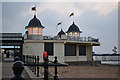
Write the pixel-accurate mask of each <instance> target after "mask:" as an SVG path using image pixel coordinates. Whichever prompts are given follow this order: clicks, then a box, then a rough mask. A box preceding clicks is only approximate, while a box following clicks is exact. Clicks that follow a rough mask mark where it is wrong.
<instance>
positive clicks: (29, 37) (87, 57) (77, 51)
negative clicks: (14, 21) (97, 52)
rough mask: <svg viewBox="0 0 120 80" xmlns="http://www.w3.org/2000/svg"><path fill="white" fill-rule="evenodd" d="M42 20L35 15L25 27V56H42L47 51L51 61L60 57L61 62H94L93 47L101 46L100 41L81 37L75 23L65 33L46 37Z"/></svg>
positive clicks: (61, 32) (41, 57) (41, 58)
mask: <svg viewBox="0 0 120 80" xmlns="http://www.w3.org/2000/svg"><path fill="white" fill-rule="evenodd" d="M44 28H45V27H44V26H42V24H41V22H40V20H39V19H38V18H37V17H36V15H34V17H33V18H32V19H31V20H30V22H29V24H28V26H26V27H25V29H26V32H25V34H24V44H23V54H31V55H40V60H41V61H42V60H43V52H44V51H47V53H48V55H49V59H50V60H53V59H54V56H57V57H58V60H59V61H60V62H71V61H92V52H93V46H100V43H99V40H98V39H95V38H92V37H81V36H80V34H81V33H82V31H80V29H79V27H78V26H77V25H76V24H75V22H73V23H72V25H70V27H69V28H68V30H67V31H66V32H64V31H63V30H62V29H61V31H60V32H59V33H58V34H57V36H53V37H51V36H44V35H43V34H42V30H43V29H44Z"/></svg>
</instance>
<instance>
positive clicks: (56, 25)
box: [56, 25, 57, 34]
mask: <svg viewBox="0 0 120 80" xmlns="http://www.w3.org/2000/svg"><path fill="white" fill-rule="evenodd" d="M56 34H57V25H56Z"/></svg>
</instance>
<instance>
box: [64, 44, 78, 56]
mask: <svg viewBox="0 0 120 80" xmlns="http://www.w3.org/2000/svg"><path fill="white" fill-rule="evenodd" d="M64 46H65V51H64V52H65V54H64V56H76V52H77V51H76V44H65V45H64ZM70 47H71V48H72V49H70ZM70 50H71V51H70ZM72 50H73V51H72ZM72 52H73V54H72Z"/></svg>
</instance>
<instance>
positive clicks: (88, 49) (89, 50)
mask: <svg viewBox="0 0 120 80" xmlns="http://www.w3.org/2000/svg"><path fill="white" fill-rule="evenodd" d="M92 51H93V47H92V46H90V45H88V46H86V56H87V61H92Z"/></svg>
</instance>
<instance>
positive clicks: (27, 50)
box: [23, 43, 44, 60]
mask: <svg viewBox="0 0 120 80" xmlns="http://www.w3.org/2000/svg"><path fill="white" fill-rule="evenodd" d="M43 52H44V43H24V44H23V54H33V55H39V56H40V60H42V57H43Z"/></svg>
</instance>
